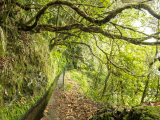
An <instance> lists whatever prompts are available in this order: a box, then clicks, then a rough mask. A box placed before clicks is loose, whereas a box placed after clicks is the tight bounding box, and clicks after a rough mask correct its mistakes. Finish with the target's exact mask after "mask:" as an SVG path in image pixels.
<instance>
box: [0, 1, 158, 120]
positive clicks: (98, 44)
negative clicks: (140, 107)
mask: <svg viewBox="0 0 160 120" xmlns="http://www.w3.org/2000/svg"><path fill="white" fill-rule="evenodd" d="M159 7H160V2H159V0H153V1H152V0H148V1H143V0H141V1H138V2H137V1H136V0H135V1H134V0H133V1H130V3H129V1H126V0H68V1H63V0H62V1H60V0H1V1H0V39H1V41H0V108H1V109H0V119H1V118H3V119H10V118H15V119H20V118H21V117H22V115H23V114H25V112H26V111H27V110H28V109H29V108H30V107H32V106H33V105H34V104H35V103H36V102H37V101H38V100H39V99H40V98H42V96H43V95H44V94H45V92H46V91H47V90H48V89H49V87H50V85H51V83H52V82H53V81H54V78H55V77H56V76H57V75H58V74H60V73H62V70H63V67H64V66H65V65H71V66H70V67H69V68H68V69H78V70H74V71H72V74H73V75H74V76H75V77H76V78H77V79H79V80H81V81H83V82H82V84H83V85H82V86H84V87H82V88H81V89H82V90H83V92H84V94H86V95H87V96H89V97H90V98H92V99H93V100H95V101H105V102H106V101H107V102H110V103H113V104H123V105H126V106H134V105H137V104H140V103H144V102H149V101H159V100H160V93H159V90H160V86H159V85H160V82H159V75H160V72H159V71H160V68H159V65H160V63H159V60H158V57H159V53H158V52H159V49H158V45H159V44H160V42H159V19H160V15H159V12H160V10H159ZM148 39H150V42H148V41H146V40H148ZM151 40H152V41H151Z"/></svg>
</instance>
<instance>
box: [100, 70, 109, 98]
mask: <svg viewBox="0 0 160 120" xmlns="http://www.w3.org/2000/svg"><path fill="white" fill-rule="evenodd" d="M110 74H111V72H110V70H109V71H108V74H107V76H106V79H105V85H104V88H103V92H102V97H103V96H104V93H105V92H106V88H107V82H108V79H109V76H110Z"/></svg>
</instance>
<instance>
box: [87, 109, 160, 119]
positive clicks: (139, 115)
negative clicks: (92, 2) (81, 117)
mask: <svg viewBox="0 0 160 120" xmlns="http://www.w3.org/2000/svg"><path fill="white" fill-rule="evenodd" d="M159 119H160V106H138V107H134V108H132V109H131V108H128V107H126V106H105V107H104V108H103V109H101V110H99V111H97V113H96V114H95V115H94V116H92V117H91V118H90V119H89V120H159Z"/></svg>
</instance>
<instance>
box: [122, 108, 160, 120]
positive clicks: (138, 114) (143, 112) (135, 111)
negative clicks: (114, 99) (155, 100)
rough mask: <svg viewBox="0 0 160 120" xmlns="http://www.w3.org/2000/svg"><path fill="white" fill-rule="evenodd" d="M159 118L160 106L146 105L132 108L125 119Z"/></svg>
mask: <svg viewBox="0 0 160 120" xmlns="http://www.w3.org/2000/svg"><path fill="white" fill-rule="evenodd" d="M125 119H126V120H159V119H160V106H144V107H135V108H132V109H131V111H130V112H129V114H128V115H127V116H126V117H125V118H124V120H125Z"/></svg>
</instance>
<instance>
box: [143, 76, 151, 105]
mask: <svg viewBox="0 0 160 120" xmlns="http://www.w3.org/2000/svg"><path fill="white" fill-rule="evenodd" d="M149 76H150V73H149V74H148V75H147V80H146V83H145V88H144V91H143V95H142V98H141V103H143V102H144V98H145V97H146V93H147V90H148V84H149Z"/></svg>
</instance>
